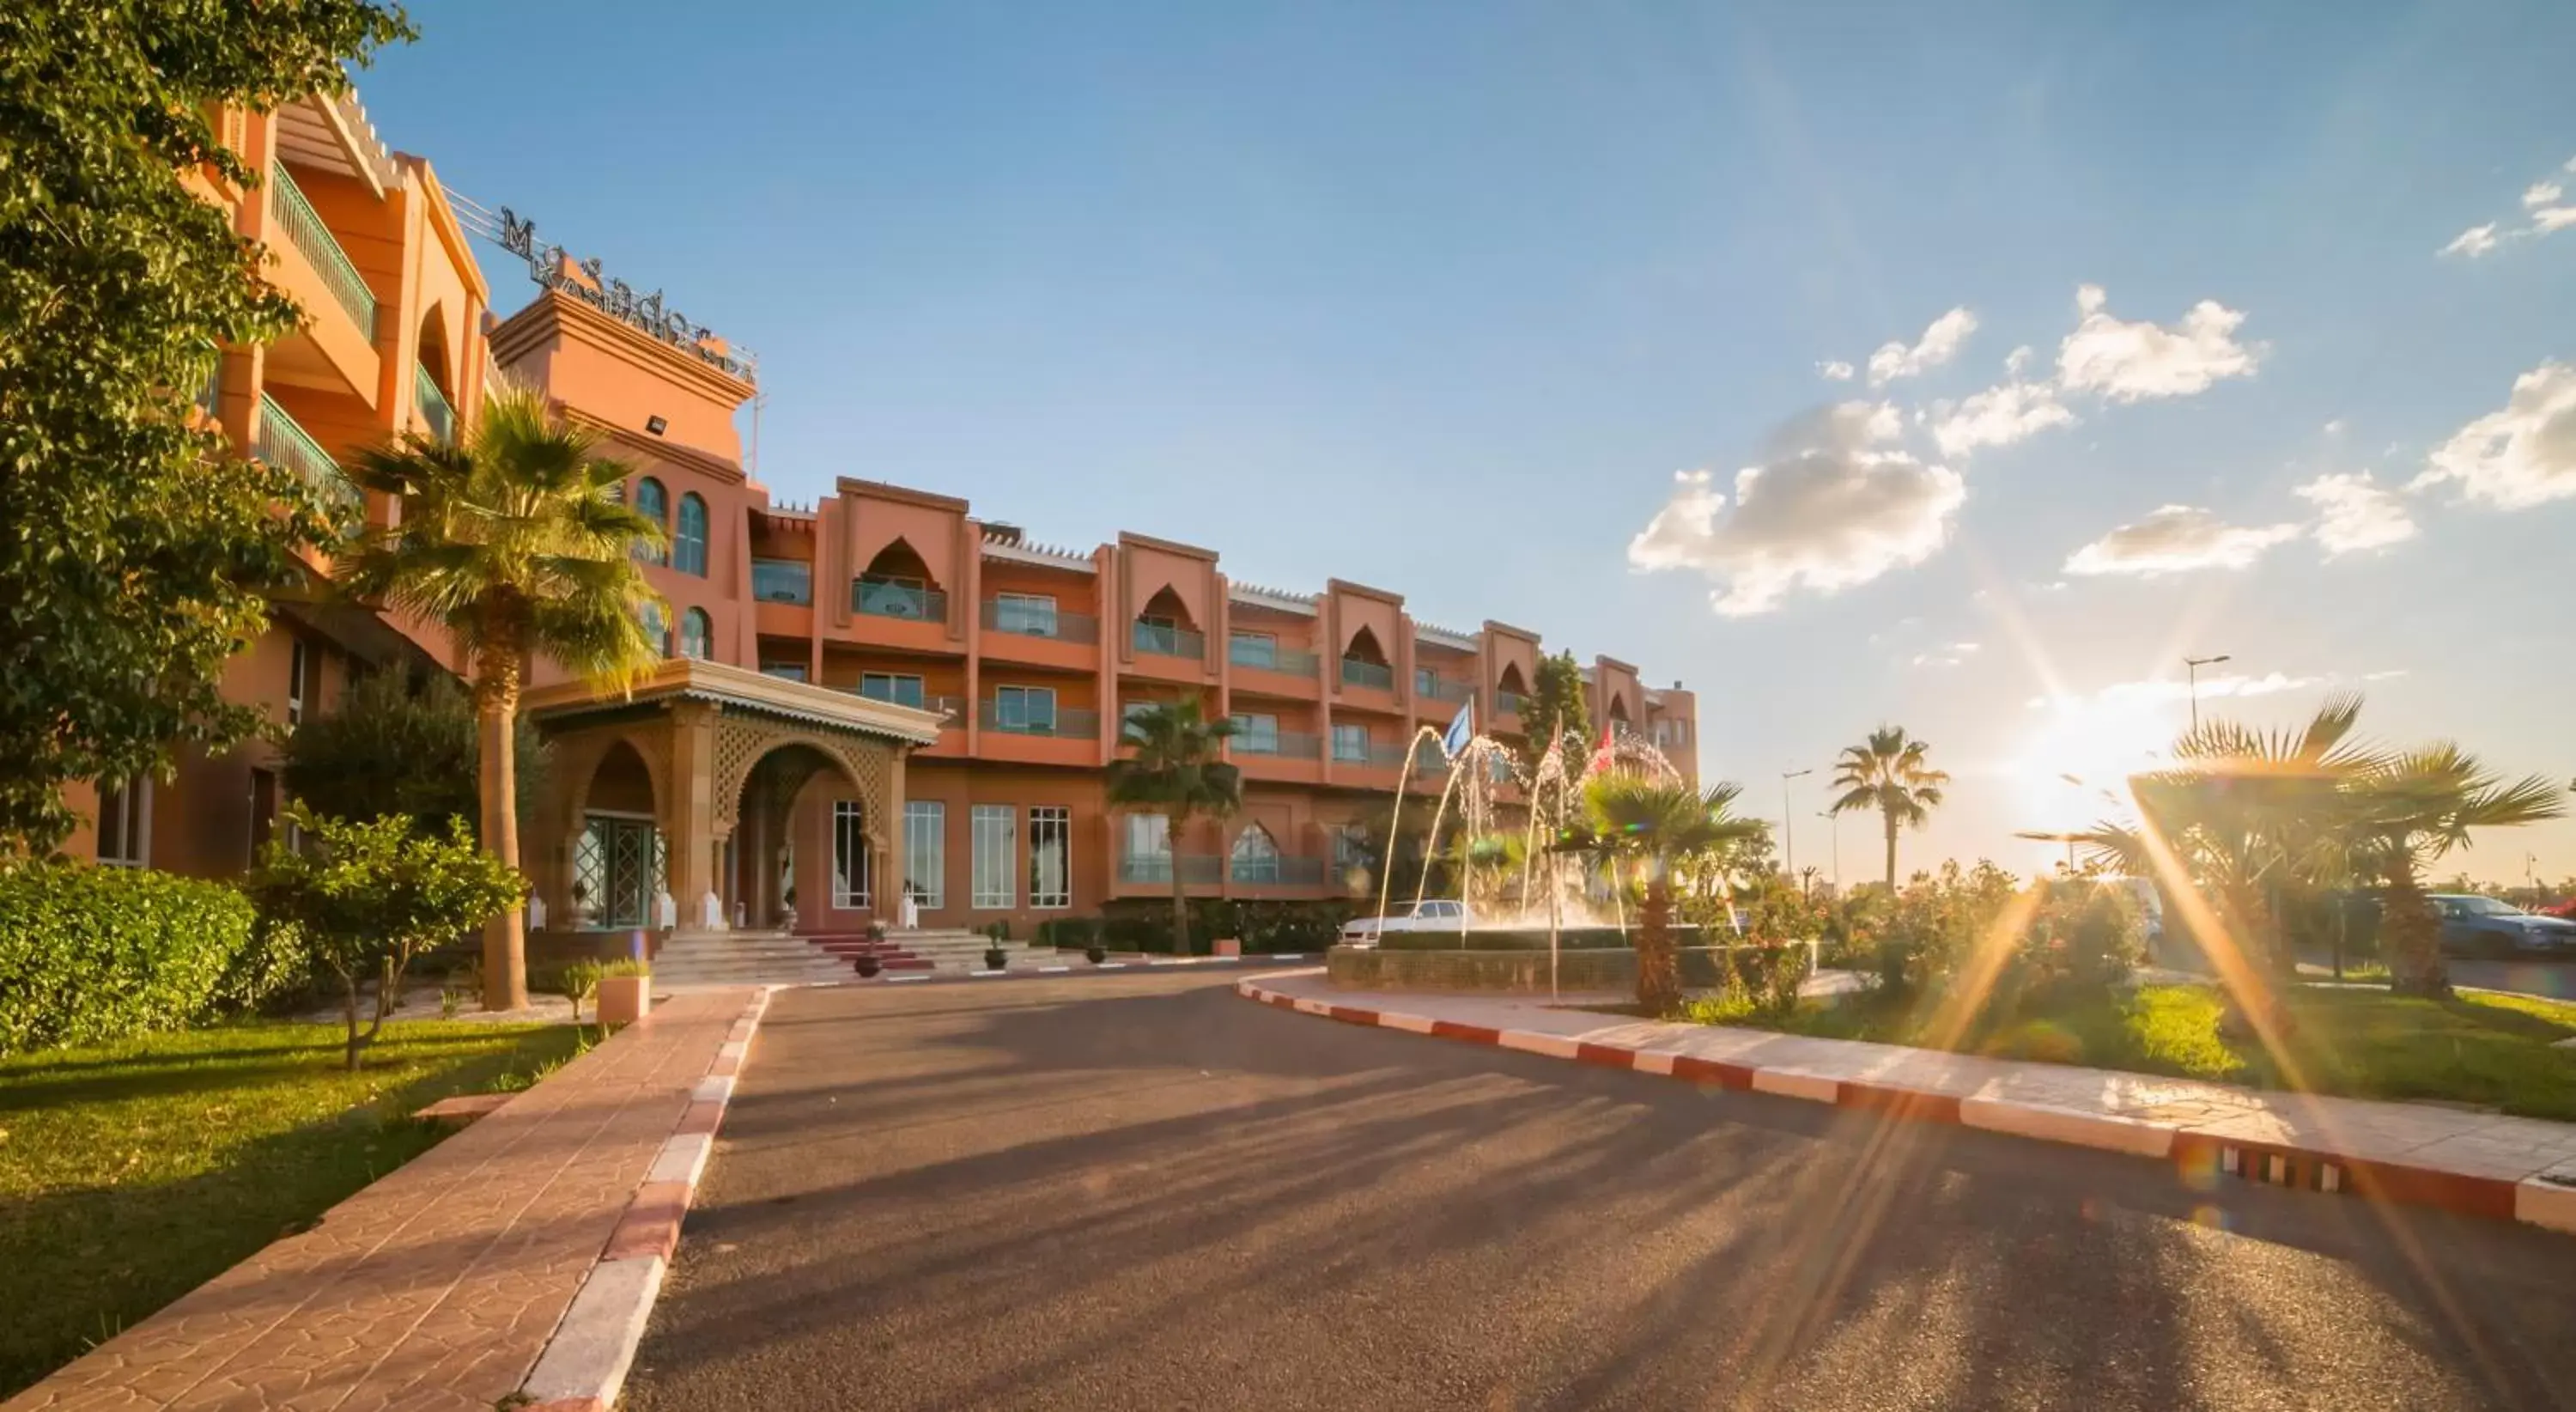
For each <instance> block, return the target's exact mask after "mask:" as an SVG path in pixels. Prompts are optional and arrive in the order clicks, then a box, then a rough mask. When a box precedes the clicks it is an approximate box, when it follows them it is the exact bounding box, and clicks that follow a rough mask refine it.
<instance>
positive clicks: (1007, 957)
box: [984, 941, 1011, 971]
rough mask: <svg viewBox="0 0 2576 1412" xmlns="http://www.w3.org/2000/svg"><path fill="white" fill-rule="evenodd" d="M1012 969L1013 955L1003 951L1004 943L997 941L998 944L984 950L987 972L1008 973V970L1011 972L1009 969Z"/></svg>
mask: <svg viewBox="0 0 2576 1412" xmlns="http://www.w3.org/2000/svg"><path fill="white" fill-rule="evenodd" d="M1010 967H1011V953H1009V952H1007V951H1004V950H1003V949H1002V943H1000V942H998V941H996V942H994V943H993V944H992V945H990V946H987V947H985V948H984V969H985V970H988V971H1006V970H1009V969H1010Z"/></svg>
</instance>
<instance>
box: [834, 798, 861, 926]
mask: <svg viewBox="0 0 2576 1412" xmlns="http://www.w3.org/2000/svg"><path fill="white" fill-rule="evenodd" d="M866 825H867V816H866V813H865V812H864V810H863V809H862V808H861V806H860V805H859V803H858V801H857V800H854V799H835V800H833V801H832V905H833V906H834V907H837V908H840V909H842V910H844V911H861V910H864V909H866V908H867V907H868V906H869V905H870V903H869V891H868V873H869V871H870V869H869V862H870V859H869V858H868V835H867V827H866ZM853 858H855V859H856V860H857V867H856V868H853V867H852V866H851V860H852V859H853ZM854 872H855V873H856V874H857V878H856V882H855V884H854V883H853V881H852V876H851V875H852V874H853V873H854Z"/></svg>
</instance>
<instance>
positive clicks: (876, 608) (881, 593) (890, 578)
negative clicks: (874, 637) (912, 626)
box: [850, 535, 948, 622]
mask: <svg viewBox="0 0 2576 1412" xmlns="http://www.w3.org/2000/svg"><path fill="white" fill-rule="evenodd" d="M850 592H851V604H850V606H851V607H853V608H855V609H857V610H858V611H859V612H862V613H867V614H870V615H872V616H875V617H880V618H910V619H913V620H915V621H919V622H940V621H943V620H945V619H946V618H947V616H948V595H947V594H946V593H944V592H942V591H941V590H940V587H939V583H938V581H937V580H935V579H933V578H932V577H931V576H930V565H929V563H928V561H926V560H924V559H923V558H922V557H921V551H919V550H917V549H915V548H913V547H912V541H910V540H908V539H905V538H904V537H903V536H902V535H896V536H895V537H894V538H893V539H891V540H889V541H887V542H886V547H885V548H883V549H880V550H878V551H877V552H876V557H875V558H873V559H870V560H869V561H868V566H867V568H866V570H865V571H863V572H862V573H860V575H859V581H858V583H856V584H855V585H853V586H852V587H851V590H850Z"/></svg>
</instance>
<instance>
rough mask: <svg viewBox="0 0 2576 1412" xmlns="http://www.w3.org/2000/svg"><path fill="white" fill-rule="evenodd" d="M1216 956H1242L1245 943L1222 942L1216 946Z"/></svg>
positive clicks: (1234, 941)
mask: <svg viewBox="0 0 2576 1412" xmlns="http://www.w3.org/2000/svg"><path fill="white" fill-rule="evenodd" d="M1216 954H1217V955H1219V956H1240V955H1242V954H1243V943H1242V942H1241V941H1239V940H1227V941H1220V942H1218V943H1217V944H1216Z"/></svg>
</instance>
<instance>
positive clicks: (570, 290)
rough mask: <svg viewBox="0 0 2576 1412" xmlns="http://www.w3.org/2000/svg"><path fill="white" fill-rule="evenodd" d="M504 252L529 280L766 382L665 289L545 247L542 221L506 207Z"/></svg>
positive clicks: (752, 363)
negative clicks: (540, 237)
mask: <svg viewBox="0 0 2576 1412" xmlns="http://www.w3.org/2000/svg"><path fill="white" fill-rule="evenodd" d="M499 243H500V246H501V248H502V249H504V250H506V251H508V252H510V253H511V254H513V255H516V256H518V257H519V258H520V259H522V260H525V261H527V262H528V278H530V279H532V280H535V281H536V282H537V283H538V284H539V285H541V286H543V287H544V288H547V289H552V290H557V291H560V292H562V293H564V294H568V295H571V296H572V297H573V298H576V299H579V300H581V301H582V302H583V303H585V304H588V305H590V306H591V307H592V308H595V309H597V310H599V311H600V312H601V313H603V314H606V315H608V316H609V317H610V318H612V319H616V320H618V321H620V322H622V323H625V324H628V325H630V326H632V327H634V328H637V329H641V330H642V331H644V332H645V333H649V334H651V335H653V336H654V337H655V338H658V339H660V340H662V341H663V342H665V343H668V344H670V345H671V346H672V347H674V348H680V349H684V350H686V351H688V352H691V353H695V354H696V355H698V356H699V357H700V358H703V359H705V360H706V361H708V362H709V363H712V364H714V365H715V366H717V367H719V368H722V369H723V370H724V371H726V372H728V373H731V374H732V375H733V376H735V377H738V378H741V379H742V380H743V381H745V382H754V383H756V382H758V381H759V380H760V363H759V360H758V359H756V358H754V357H752V356H751V354H750V353H749V352H747V351H746V352H737V351H735V349H734V348H733V347H732V345H730V344H728V343H726V342H725V341H724V340H723V339H721V338H718V337H716V335H715V333H714V331H713V330H711V329H709V328H707V327H705V326H704V325H702V324H695V323H691V322H690V321H689V317H688V315H686V314H683V313H681V312H680V311H679V310H677V309H666V308H664V307H663V305H662V291H660V290H658V289H657V290H655V291H653V292H652V293H651V294H646V295H638V294H637V293H636V292H635V291H634V289H633V288H632V287H631V286H629V285H628V284H627V283H626V281H624V280H622V279H609V278H606V277H605V276H604V275H603V274H602V273H601V271H600V267H599V261H597V260H575V259H574V258H573V257H572V256H570V255H567V254H565V253H564V248H563V247H562V246H560V245H539V244H538V243H537V223H536V222H534V221H531V220H529V219H527V218H526V217H524V216H521V215H520V214H519V213H518V212H516V211H513V210H511V209H510V208H509V207H507V206H504V207H502V208H501V238H500V242H499Z"/></svg>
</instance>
